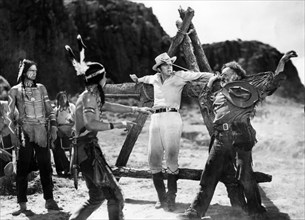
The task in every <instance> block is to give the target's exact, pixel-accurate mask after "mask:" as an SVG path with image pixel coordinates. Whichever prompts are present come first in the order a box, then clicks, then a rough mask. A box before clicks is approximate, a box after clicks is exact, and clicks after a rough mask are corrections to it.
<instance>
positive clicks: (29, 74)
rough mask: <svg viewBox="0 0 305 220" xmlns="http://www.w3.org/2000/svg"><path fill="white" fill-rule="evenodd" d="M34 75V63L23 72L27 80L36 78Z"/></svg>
mask: <svg viewBox="0 0 305 220" xmlns="http://www.w3.org/2000/svg"><path fill="white" fill-rule="evenodd" d="M36 75H37V67H36V65H32V66H30V68H29V69H28V71H27V72H26V74H25V76H26V78H27V79H29V80H35V79H36Z"/></svg>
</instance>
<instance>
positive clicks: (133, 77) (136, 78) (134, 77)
mask: <svg viewBox="0 0 305 220" xmlns="http://www.w3.org/2000/svg"><path fill="white" fill-rule="evenodd" d="M129 76H130V78H131V79H132V81H134V82H136V83H137V82H138V77H137V76H136V74H130V75H129Z"/></svg>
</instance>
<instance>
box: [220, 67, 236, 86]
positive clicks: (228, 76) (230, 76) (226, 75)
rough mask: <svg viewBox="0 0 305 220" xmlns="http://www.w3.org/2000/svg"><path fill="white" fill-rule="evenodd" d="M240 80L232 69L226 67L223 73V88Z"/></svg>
mask: <svg viewBox="0 0 305 220" xmlns="http://www.w3.org/2000/svg"><path fill="white" fill-rule="evenodd" d="M237 80H239V76H238V75H237V74H236V73H235V71H234V70H232V69H231V68H230V67H226V68H224V69H223V70H222V71H221V82H220V83H221V86H223V85H225V84H226V83H228V82H233V81H237Z"/></svg>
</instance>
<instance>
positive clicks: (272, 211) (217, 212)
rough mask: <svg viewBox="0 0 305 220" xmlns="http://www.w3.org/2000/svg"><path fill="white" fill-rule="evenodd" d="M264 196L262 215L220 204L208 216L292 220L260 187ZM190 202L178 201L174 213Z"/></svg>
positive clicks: (224, 219) (216, 219)
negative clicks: (252, 215)
mask: <svg viewBox="0 0 305 220" xmlns="http://www.w3.org/2000/svg"><path fill="white" fill-rule="evenodd" d="M259 189H260V194H261V197H262V202H263V205H264V206H265V207H266V209H267V212H266V213H264V215H262V216H255V217H250V216H248V215H247V214H246V213H244V212H243V211H241V210H240V209H233V208H232V207H231V206H224V205H219V204H214V205H210V206H209V208H208V211H207V213H206V216H210V217H211V219H213V220H228V219H229V220H275V219H276V220H290V217H289V215H288V214H287V213H282V212H280V210H279V209H278V208H277V207H276V206H275V204H274V203H273V202H272V201H271V200H270V199H269V198H268V197H267V195H266V193H265V192H264V190H263V189H262V188H261V187H259ZM125 202H126V203H129V204H140V205H141V204H143V205H145V204H155V201H151V200H136V199H126V200H125ZM189 205H190V204H189V203H177V204H176V210H175V211H174V213H177V214H180V213H183V212H184V211H185V209H187V208H188V207H189Z"/></svg>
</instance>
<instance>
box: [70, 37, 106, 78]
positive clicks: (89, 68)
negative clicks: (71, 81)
mask: <svg viewBox="0 0 305 220" xmlns="http://www.w3.org/2000/svg"><path fill="white" fill-rule="evenodd" d="M77 41H78V47H79V51H80V61H79V62H78V61H77V60H76V58H75V55H74V53H73V51H72V49H71V48H70V47H69V46H68V45H66V46H65V48H66V50H67V51H68V53H69V56H70V60H71V62H72V65H73V66H74V69H75V70H76V75H77V76H81V75H83V76H84V77H85V80H86V82H87V83H88V84H91V83H93V84H94V83H98V81H99V80H101V79H102V78H103V76H104V75H103V74H105V73H106V71H105V68H104V66H103V65H102V64H100V63H97V62H85V48H86V46H85V44H84V42H83V41H82V38H81V36H80V35H77Z"/></svg>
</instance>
